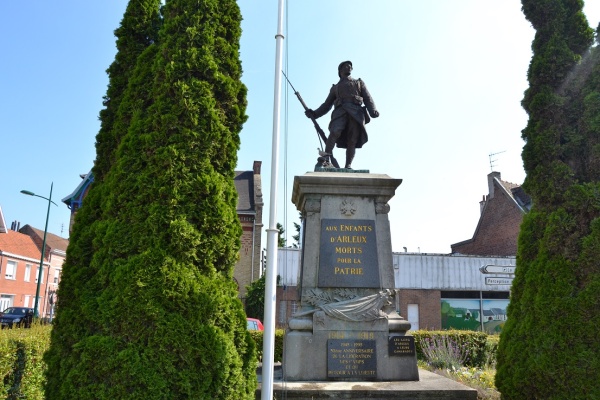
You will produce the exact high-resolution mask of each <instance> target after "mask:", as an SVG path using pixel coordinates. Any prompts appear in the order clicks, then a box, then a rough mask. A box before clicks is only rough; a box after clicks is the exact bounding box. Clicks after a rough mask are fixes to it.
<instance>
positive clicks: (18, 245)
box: [0, 230, 41, 260]
mask: <svg viewBox="0 0 600 400" xmlns="http://www.w3.org/2000/svg"><path fill="white" fill-rule="evenodd" d="M0 251H1V252H3V253H11V254H13V255H15V256H21V257H27V258H31V259H34V260H39V259H40V257H41V253H40V250H39V249H38V247H37V246H36V245H35V243H34V241H33V239H32V238H31V236H28V235H24V234H22V233H19V232H15V231H11V230H8V232H6V233H0Z"/></svg>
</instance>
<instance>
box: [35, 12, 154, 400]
mask: <svg viewBox="0 0 600 400" xmlns="http://www.w3.org/2000/svg"><path fill="white" fill-rule="evenodd" d="M159 7H160V0H136V1H131V2H130V3H129V4H128V6H127V9H126V11H125V14H124V16H123V20H122V22H121V26H120V27H119V28H118V29H117V30H116V31H115V36H116V37H117V42H116V44H117V54H116V56H115V61H114V62H113V63H112V65H111V66H110V67H109V69H108V70H107V72H108V76H109V84H108V89H107V94H106V96H105V98H104V105H105V109H103V110H102V111H100V122H101V126H100V131H99V132H98V135H97V137H96V152H97V154H96V162H95V165H94V168H93V174H94V178H95V181H94V183H93V184H92V186H91V188H90V190H89V192H88V195H87V197H86V198H85V201H84V203H83V205H82V207H81V208H80V209H79V210H78V212H77V215H76V218H75V224H74V225H73V231H72V232H71V235H70V240H69V247H68V249H67V259H66V261H65V264H64V265H63V273H62V276H61V282H60V285H59V295H58V297H59V304H58V308H57V311H58V312H57V315H56V317H55V319H54V321H53V325H54V329H53V330H52V346H51V347H50V349H49V351H48V352H46V354H45V356H44V357H45V361H46V362H47V364H48V365H49V368H48V369H47V372H46V376H47V385H46V397H47V398H49V399H52V398H65V396H64V395H62V394H61V386H62V385H63V382H65V381H66V376H67V374H69V373H70V372H71V370H72V369H73V368H74V367H76V365H77V362H78V360H77V358H76V357H77V356H76V354H75V353H74V352H73V346H74V345H76V344H77V343H78V342H79V341H80V340H81V339H82V338H85V337H87V336H89V335H90V334H92V333H93V332H96V331H97V330H98V325H97V321H96V320H95V318H94V314H96V313H97V309H98V305H97V304H96V305H95V304H93V303H94V302H93V301H91V299H94V298H96V297H97V295H98V293H99V292H100V291H101V290H102V287H99V286H98V285H97V282H96V281H95V279H94V278H95V276H96V273H97V267H96V266H95V265H94V263H93V262H92V260H93V257H94V256H95V254H96V253H97V251H98V250H99V249H100V248H101V242H102V237H103V233H102V232H101V231H102V229H101V227H102V226H103V225H102V220H101V219H102V209H101V205H102V199H103V198H104V193H105V190H106V188H105V186H104V185H103V180H104V179H103V178H104V176H105V175H106V173H107V172H108V170H109V169H110V166H111V163H112V162H113V161H114V156H115V153H116V150H117V147H118V144H119V142H120V138H121V137H122V136H124V134H125V132H126V131H127V127H126V126H125V127H124V128H123V124H121V126H115V125H116V124H115V120H118V119H119V118H118V117H117V116H118V114H119V108H120V106H121V103H122V100H123V97H124V95H125V92H126V89H127V87H128V86H129V84H130V82H129V81H130V77H131V76H132V73H133V72H134V69H135V66H136V64H137V59H138V57H139V56H140V54H141V53H142V52H143V51H144V50H145V49H146V48H147V47H148V46H150V45H151V44H153V43H154V42H155V41H156V40H157V37H158V27H159V24H160V21H161V19H160V16H159ZM120 119H121V120H123V119H124V118H123V117H121V118H120ZM95 283H96V284H95Z"/></svg>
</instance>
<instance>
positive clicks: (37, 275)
mask: <svg viewBox="0 0 600 400" xmlns="http://www.w3.org/2000/svg"><path fill="white" fill-rule="evenodd" d="M39 276H40V267H39V266H38V267H37V268H36V269H35V283H37V282H38V277H39ZM40 283H44V270H42V282H40Z"/></svg>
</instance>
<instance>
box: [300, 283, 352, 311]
mask: <svg viewBox="0 0 600 400" xmlns="http://www.w3.org/2000/svg"><path fill="white" fill-rule="evenodd" d="M358 296H359V295H358V292H357V291H356V290H355V289H341V288H340V289H335V290H333V291H332V292H329V291H325V290H321V289H309V290H307V291H306V292H305V293H304V296H303V298H304V300H306V302H307V303H308V304H310V305H311V306H313V307H318V306H320V305H322V304H329V303H334V302H338V301H344V300H351V299H354V298H356V297H358Z"/></svg>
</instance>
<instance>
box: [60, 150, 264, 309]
mask: <svg viewBox="0 0 600 400" xmlns="http://www.w3.org/2000/svg"><path fill="white" fill-rule="evenodd" d="M261 164H262V162H261V161H254V163H253V166H252V170H249V171H235V178H234V183H235V188H236V190H237V192H238V203H237V214H238V218H239V220H240V223H241V225H242V237H241V238H240V240H241V247H240V257H239V259H238V262H237V263H236V265H235V268H234V274H233V276H234V279H235V281H236V283H237V285H238V290H239V293H240V297H241V298H244V297H245V295H246V286H247V285H249V284H250V283H251V282H253V281H254V280H256V279H258V278H260V276H261V273H262V269H261V265H262V264H261V233H262V228H263V223H262V213H263V198H262V186H261ZM81 178H82V181H81V183H80V184H79V185H78V186H77V187H76V188H75V190H74V191H73V192H72V193H71V194H69V195H68V196H66V197H65V198H64V199H62V202H63V203H65V204H66V205H67V207H69V208H70V209H71V224H70V226H69V232H70V231H71V229H72V225H73V221H74V217H75V214H76V213H77V210H78V209H79V208H80V207H81V204H82V203H83V201H84V199H85V196H86V195H87V193H88V191H89V189H90V186H91V184H92V183H93V182H94V174H93V172H92V171H90V172H89V173H88V174H86V175H81Z"/></svg>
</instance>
